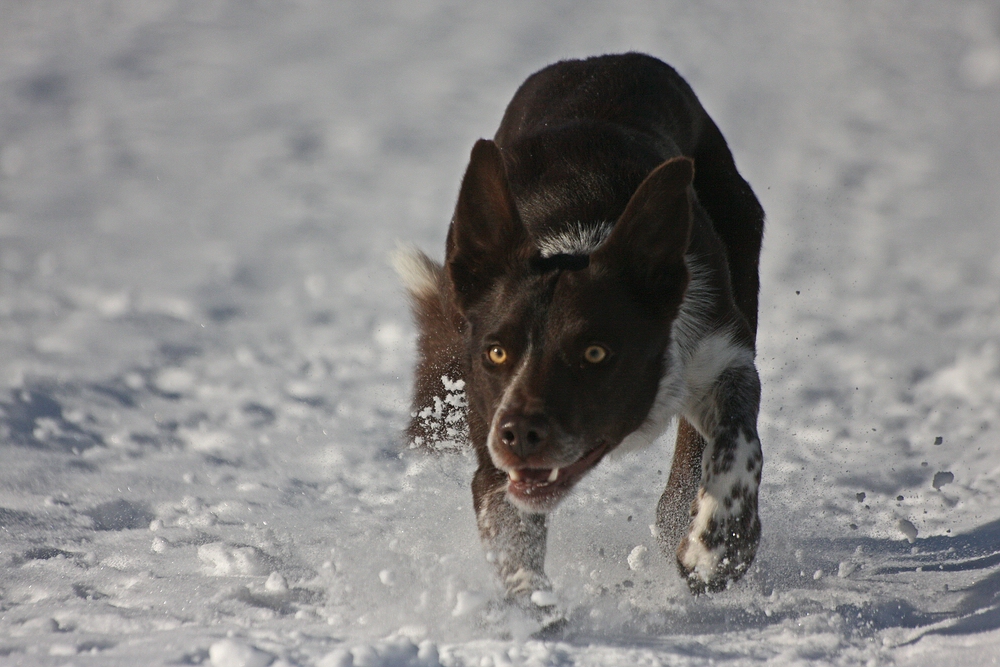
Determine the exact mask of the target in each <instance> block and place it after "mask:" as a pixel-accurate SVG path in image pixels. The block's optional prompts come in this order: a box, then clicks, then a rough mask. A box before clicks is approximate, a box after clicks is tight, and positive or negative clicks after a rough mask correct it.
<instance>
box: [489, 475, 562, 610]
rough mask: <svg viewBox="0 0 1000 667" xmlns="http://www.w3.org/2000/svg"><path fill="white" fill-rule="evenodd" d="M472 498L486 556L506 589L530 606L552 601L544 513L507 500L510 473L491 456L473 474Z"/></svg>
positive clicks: (515, 601) (510, 595)
mask: <svg viewBox="0 0 1000 667" xmlns="http://www.w3.org/2000/svg"><path fill="white" fill-rule="evenodd" d="M472 502H473V506H474V507H475V510H476V522H477V523H478V525H479V535H480V537H481V538H482V541H483V547H484V548H485V549H486V559H487V560H489V561H490V562H492V563H493V564H494V566H495V567H496V569H497V574H498V575H499V576H500V581H501V583H502V584H503V587H504V593H505V595H506V597H507V599H509V600H510V601H512V602H514V603H516V604H518V605H520V606H522V607H524V608H525V609H528V610H535V609H539V608H545V607H549V606H551V605H552V602H551V601H550V600H549V599H548V598H549V596H547V595H541V596H539V595H536V593H545V592H547V591H549V590H551V588H552V584H551V583H550V582H549V579H548V577H546V576H545V572H544V569H543V568H544V565H545V540H546V534H547V529H546V526H545V515H544V514H528V513H526V512H522V511H521V510H519V509H517V508H516V507H514V506H513V505H512V504H510V502H509V501H508V500H507V475H506V474H504V473H503V472H501V471H499V470H497V469H496V468H495V467H494V466H493V464H492V463H491V462H490V461H489V460H485V461H482V462H481V463H480V466H479V469H478V470H477V471H476V474H475V476H474V477H473V478H472Z"/></svg>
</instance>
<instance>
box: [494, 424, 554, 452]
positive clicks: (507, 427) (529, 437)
mask: <svg viewBox="0 0 1000 667" xmlns="http://www.w3.org/2000/svg"><path fill="white" fill-rule="evenodd" d="M500 441H501V442H503V444H504V445H506V446H507V447H508V448H510V450H511V451H512V452H514V453H515V454H517V455H518V456H519V457H521V458H522V459H526V458H528V457H529V456H531V455H532V454H534V453H535V452H537V451H539V450H540V449H543V448H544V447H545V446H546V445H547V444H548V441H549V421H548V419H546V418H545V417H544V416H542V415H523V414H516V413H507V414H506V415H503V416H502V417H501V419H500Z"/></svg>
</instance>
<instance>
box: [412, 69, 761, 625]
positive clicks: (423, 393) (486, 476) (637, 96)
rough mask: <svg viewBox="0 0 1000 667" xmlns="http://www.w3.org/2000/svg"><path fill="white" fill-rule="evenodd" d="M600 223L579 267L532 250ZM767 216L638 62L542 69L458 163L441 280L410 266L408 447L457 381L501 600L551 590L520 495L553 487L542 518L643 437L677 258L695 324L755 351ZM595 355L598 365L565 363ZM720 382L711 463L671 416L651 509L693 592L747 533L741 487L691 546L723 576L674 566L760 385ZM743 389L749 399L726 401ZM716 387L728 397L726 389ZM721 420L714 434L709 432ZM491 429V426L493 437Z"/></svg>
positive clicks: (671, 307)
mask: <svg viewBox="0 0 1000 667" xmlns="http://www.w3.org/2000/svg"><path fill="white" fill-rule="evenodd" d="M615 221H617V223H615V226H614V229H613V230H612V231H611V232H610V234H609V235H608V237H607V239H606V240H605V241H604V242H603V243H601V244H600V246H599V247H598V248H596V249H594V250H593V252H592V253H590V254H589V255H588V256H586V257H578V256H575V255H572V253H571V254H570V255H566V256H564V255H560V254H555V255H552V254H545V253H543V252H542V251H540V250H539V247H540V246H539V243H542V242H543V241H544V240H545V239H548V238H556V237H559V235H560V234H566V233H567V231H568V230H570V229H571V228H572V226H573V225H576V224H583V225H585V226H589V228H590V227H596V226H600V225H602V224H610V223H614V222H615ZM763 221H764V212H763V210H762V209H761V207H760V204H759V203H758V202H757V199H756V197H755V196H754V194H753V192H752V190H751V189H750V186H749V185H748V184H747V183H746V181H745V180H743V178H742V177H741V176H740V175H739V173H738V172H737V170H736V166H735V164H734V162H733V159H732V155H731V153H730V151H729V149H728V147H727V145H726V142H725V139H724V138H723V137H722V134H721V133H720V132H719V129H718V128H717V127H716V125H715V124H714V122H712V120H711V119H710V118H709V116H708V115H707V114H706V113H705V111H704V109H702V107H701V105H700V104H699V103H698V100H697V98H696V97H695V95H694V93H693V92H692V91H691V89H690V87H689V86H688V85H687V83H686V82H685V81H684V80H683V79H682V78H681V77H680V76H679V75H678V74H677V73H676V72H675V71H674V70H673V69H671V68H670V67H669V66H667V65H665V64H664V63H662V62H660V61H658V60H655V59H653V58H650V57H649V56H644V55H641V54H634V53H632V54H625V55H621V56H604V57H600V58H591V59H588V60H583V61H566V62H561V63H557V64H556V65H553V66H550V67H548V68H545V69H543V70H541V71H540V72H538V73H536V74H534V75H532V76H531V77H529V78H528V80H527V81H525V83H524V84H523V85H522V86H521V88H520V89H519V90H518V92H517V94H516V95H515V96H514V99H513V100H512V101H511V103H510V105H509V106H508V108H507V111H506V113H505V114H504V118H503V121H502V122H501V125H500V128H499V130H498V131H497V133H496V136H495V138H494V140H493V141H485V140H483V141H480V142H478V143H477V144H476V146H475V147H474V148H473V151H472V155H471V157H470V163H469V168H468V170H467V172H466V174H465V177H464V179H463V182H462V187H461V191H460V193H459V198H458V203H457V205H456V209H455V216H454V218H453V220H452V224H451V227H450V229H449V233H448V240H447V244H446V261H445V265H444V267H442V266H439V265H437V264H436V263H433V262H431V261H430V260H427V259H426V258H423V257H421V258H420V259H419V261H420V262H423V273H422V274H421V275H422V276H423V278H421V280H420V281H418V282H419V283H420V284H419V285H418V287H417V288H414V287H413V285H411V294H412V298H413V306H414V313H415V316H416V320H417V326H418V330H419V343H418V350H419V360H418V364H417V370H416V378H415V384H414V399H413V414H414V419H413V421H412V422H411V424H410V427H409V431H408V434H409V436H410V438H411V439H412V440H413V441H415V442H418V443H422V444H425V445H432V441H433V439H434V438H435V437H436V435H437V434H438V431H436V430H435V427H434V425H433V424H430V425H429V423H428V420H427V419H426V418H421V417H420V415H425V416H426V415H427V414H428V413H429V411H431V409H432V407H433V406H434V405H437V404H438V403H439V399H440V397H441V396H442V395H443V394H444V393H445V392H446V391H447V387H446V386H445V381H443V380H442V377H444V378H446V380H447V382H449V383H454V382H455V381H461V382H463V383H464V385H465V391H466V395H467V397H468V412H467V415H465V417H466V423H467V426H468V439H469V441H470V442H471V443H472V445H473V447H474V448H475V451H476V454H477V457H478V461H479V469H478V470H477V472H476V474H475V477H474V480H473V484H472V490H473V499H474V504H475V508H476V513H477V520H478V522H479V527H480V533H481V535H482V537H483V542H484V545H485V547H486V549H487V551H488V552H490V553H491V554H492V556H493V560H494V562H496V564H497V569H498V573H499V574H500V577H501V580H502V581H503V583H504V586H505V589H506V591H507V594H508V595H509V596H510V597H511V598H513V599H520V600H522V601H523V600H525V599H526V596H529V597H530V594H531V592H532V591H535V590H541V589H545V588H547V587H548V583H547V580H546V579H545V575H544V573H543V571H542V565H543V562H544V554H545V515H544V511H545V510H546V509H547V508H548V507H549V506H550V505H547V504H546V503H545V501H544V500H537V501H535V500H533V496H531V492H532V489H534V492H535V493H538V494H542V495H544V493H545V492H546V489H549V490H550V491H552V493H553V494H554V495H553V498H554V499H553V501H552V504H554V502H556V501H558V499H559V498H560V497H561V495H562V494H563V493H564V492H565V491H567V490H568V488H569V487H570V486H572V484H575V483H576V481H577V479H578V478H579V477H580V476H582V475H583V474H585V472H586V470H585V468H586V469H589V467H592V466H593V465H595V464H596V462H597V461H599V460H600V458H602V457H603V456H604V455H605V454H606V453H607V452H608V451H610V450H611V449H613V448H614V447H616V446H618V444H619V443H620V442H621V441H622V439H623V438H625V437H626V436H628V434H630V433H631V432H633V431H635V430H636V429H638V428H641V427H643V426H644V424H645V423H646V421H647V419H648V415H649V413H650V410H651V408H652V406H653V401H654V399H656V397H657V396H658V393H657V392H658V391H659V382H660V379H661V377H663V376H664V374H665V373H667V372H668V371H669V370H670V369H668V368H666V367H665V365H666V364H667V361H666V360H665V356H664V355H665V354H666V350H667V348H668V346H669V345H670V342H671V336H672V335H673V334H672V331H673V323H674V321H675V319H676V318H677V317H678V313H679V309H680V308H681V305H682V303H684V300H685V298H686V290H687V287H688V281H689V279H690V274H689V267H688V265H687V261H688V259H687V258H691V257H694V258H697V259H698V261H699V263H700V264H702V265H703V270H704V271H706V272H707V273H706V276H707V277H705V278H704V280H706V281H707V283H706V284H707V286H708V288H709V289H710V290H711V292H712V294H713V295H714V296H713V299H712V300H711V301H710V302H707V303H706V304H705V306H704V310H705V312H704V313H703V314H701V315H700V317H702V319H703V322H702V320H699V322H701V323H702V324H704V326H705V327H706V330H708V331H726V332H729V333H728V335H730V336H731V338H732V340H733V344H734V345H740V346H743V347H744V348H746V349H748V350H749V351H750V353H751V354H752V350H753V348H754V345H755V339H756V331H757V297H758V288H759V283H758V276H757V264H758V258H759V254H760V244H761V235H762V233H763ZM588 341H591V342H589V343H588ZM597 343H599V346H600V347H601V348H602V349H607V350H609V351H610V354H612V355H613V358H609V361H608V362H606V363H605V362H599V363H596V364H593V365H588V364H587V363H584V362H578V361H576V359H578V358H580V357H579V355H580V354H581V350H583V349H589V348H587V347H586V346H587V345H593V344H597ZM491 346H492V347H491ZM494 347H496V348H498V349H501V351H502V352H503V360H502V361H501V362H499V363H493V362H491V361H490V359H493V357H489V359H487V358H486V357H487V356H489V354H490V350H492V349H493V348H494ZM498 358H500V357H498ZM733 372H734V373H735V375H734V378H735V379H734V380H733V382H730V383H729V384H727V383H726V382H723V381H722V380H720V383H721V384H719V385H718V389H717V390H715V391H713V392H712V393H711V394H709V395H707V398H706V399H705V400H708V401H712V404H711V405H710V406H708V407H707V408H705V411H704V414H702V413H701V412H699V413H698V414H699V415H700V416H699V417H698V418H699V419H701V418H702V417H704V420H702V421H703V425H702V428H703V429H705V428H708V426H705V424H709V425H711V427H712V428H713V429H715V430H713V431H712V433H713V442H714V443H715V445H714V447H715V449H714V450H713V451H712V452H711V453H710V456H709V457H708V459H706V458H705V448H706V439H705V437H704V436H703V435H702V434H701V433H699V431H698V429H697V428H695V426H694V425H693V424H692V422H691V417H689V416H688V415H682V419H681V421H680V426H679V429H678V436H677V444H676V449H675V453H674V463H673V468H672V470H671V473H670V476H669V479H668V483H667V487H666V489H665V490H664V493H663V496H662V498H661V499H660V502H659V505H658V507H657V524H658V526H659V527H660V541H661V544H662V545H663V547H664V550H665V551H667V552H671V551H672V550H674V549H678V545H680V547H679V550H678V562H679V564H681V570H682V573H684V574H685V576H688V577H689V583H691V585H692V589H693V590H695V591H698V590H703V589H704V588H706V587H707V588H719V587H721V586H723V585H725V582H726V580H728V579H731V578H736V577H739V576H740V575H741V574H742V573H743V572H744V571H745V568H746V567H747V565H748V564H749V562H750V561H751V560H752V559H753V553H754V551H755V548H756V543H757V539H758V536H759V522H758V521H757V518H756V486H753V488H752V489H751V488H750V487H745V488H744V487H740V486H737V487H735V488H734V489H733V493H735V494H736V495H735V496H730V495H727V496H726V500H725V501H724V504H725V507H726V509H727V510H728V509H730V508H732V507H733V505H734V503H736V506H737V507H738V508H743V509H742V510H741V514H740V515H739V516H733V517H730V518H729V519H727V520H725V521H721V522H720V521H716V519H715V518H713V519H712V520H710V521H709V523H708V529H707V530H706V532H705V533H703V534H701V535H700V536H689V537H691V539H695V538H697V539H699V540H701V543H702V544H703V545H704V547H705V548H709V549H714V548H717V547H718V548H725V553H726V558H727V559H730V560H727V561H726V563H728V565H725V566H722V565H720V566H719V570H718V572H717V573H716V574H714V575H706V576H708V577H709V578H708V579H707V580H705V578H704V577H703V578H702V579H698V578H697V577H694V575H693V574H692V573H691V570H690V567H688V566H685V565H684V564H683V561H684V558H683V557H682V556H683V553H682V552H683V551H684V550H685V549H686V548H687V545H688V542H687V540H688V539H689V537H685V532H686V531H687V530H689V524H690V522H691V516H693V515H694V514H695V513H696V511H697V506H698V494H699V489H700V488H701V489H703V488H705V485H706V484H707V483H708V482H709V481H710V480H711V478H712V476H713V475H715V476H718V475H725V474H726V473H727V472H728V471H729V470H730V469H732V466H733V465H734V460H735V459H734V457H735V456H736V455H737V453H736V450H735V449H734V448H735V447H737V445H738V444H739V443H741V442H745V441H746V440H747V438H749V440H750V442H756V410H757V402H758V401H759V384H755V383H757V380H756V372H755V371H752V367H751V369H750V370H749V371H744V369H743V368H742V367H740V368H737V369H736V370H734V371H733ZM744 385H746V387H748V389H747V390H746V391H747V392H749V393H746V392H744V393H745V395H742V394H739V392H740V391H743V389H742V387H743V386H744ZM730 386H733V387H736V388H737V390H734V391H732V392H729V393H726V392H727V391H728V389H727V387H730ZM755 387H756V392H757V393H756V394H755V393H754V391H755V389H754V388H755ZM738 394H739V395H738ZM498 411H500V412H498ZM705 420H707V421H705ZM726 424H731V425H733V426H732V428H730V430H729V431H723V430H718V429H721V428H723V425H726ZM716 427H718V428H716ZM726 428H729V426H726ZM491 429H499V430H497V431H493V432H492V436H491ZM740 429H742V430H740ZM741 434H742V435H741ZM743 435H746V436H747V437H746V438H744V437H743ZM491 437H492V440H491ZM741 438H743V439H742V440H741ZM488 442H493V443H494V444H493V445H489V444H488ZM497 443H499V444H497ZM756 446H757V447H758V448H759V442H758V443H757V445H756ZM741 455H742V453H741ZM755 457H756V458H755ZM703 461H706V463H705V466H704V467H703V465H702V463H703ZM748 461H749V467H750V469H749V475H750V476H749V478H748V479H749V480H750V481H751V482H752V481H753V480H754V479H756V480H757V481H758V482H759V475H760V460H759V453H758V454H751V455H750V458H749V459H748ZM552 470H556V472H557V473H559V472H560V471H566V473H565V474H566V475H567V476H568V477H569V478H568V479H567V480H566V482H562V478H559V477H558V475H557V480H558V481H557V482H554V483H552V484H551V485H549V486H546V484H544V483H543V482H544V480H541V477H540V476H541V475H544V474H548V473H551V472H552ZM754 471H756V472H754ZM515 472H517V474H518V475H520V476H523V477H526V479H527V481H525V482H523V483H522V482H519V483H521V484H524V485H526V486H525V487H524V488H526V489H528V491H525V493H528V495H527V496H523V497H522V498H521V499H520V500H519V501H517V502H514V500H511V498H512V496H510V494H511V493H513V489H514V488H515V487H514V486H509V484H510V485H513V484H514V482H513V481H512V480H514V479H515V478H514V477H513V474H514V473H515ZM536 478H537V479H536ZM559 484H565V485H566V486H565V488H562V487H559V486H558V485H559ZM518 488H520V487H518ZM553 489H554V491H553ZM556 492H558V493H556ZM542 495H539V496H538V497H539V498H541V497H542ZM720 502H721V501H720ZM525 503H527V505H526V504H525ZM532 503H535V504H532ZM689 508H691V513H690V516H689V512H688V509H689ZM689 560H690V557H689ZM525 604H527V603H526V602H525ZM529 606H530V605H529Z"/></svg>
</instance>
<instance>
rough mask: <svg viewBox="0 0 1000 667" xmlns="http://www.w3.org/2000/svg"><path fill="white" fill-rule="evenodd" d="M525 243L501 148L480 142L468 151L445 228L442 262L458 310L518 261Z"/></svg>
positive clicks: (524, 233)
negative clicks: (444, 252)
mask: <svg viewBox="0 0 1000 667" xmlns="http://www.w3.org/2000/svg"><path fill="white" fill-rule="evenodd" d="M527 241H528V234H527V231H526V230H525V228H524V225H523V224H522V223H521V219H520V218H519V217H518V215H517V208H516V207H515V206H514V198H513V196H511V193H510V187H509V186H508V184H507V172H506V170H505V169H504V166H503V158H502V156H501V155H500V148H499V147H498V146H497V145H496V144H495V143H493V142H492V141H489V140H487V139H480V140H479V141H477V142H476V145H475V146H473V147H472V156H471V157H470V159H469V167H468V169H466V171H465V177H464V178H463V179H462V189H461V190H460V191H459V194H458V204H457V205H456V206H455V217H454V218H453V219H452V221H451V228H450V229H449V230H448V242H447V250H446V255H447V257H446V262H447V268H448V276H449V278H450V279H451V282H452V285H453V286H454V288H455V295H456V297H457V299H458V305H459V307H460V308H462V309H463V310H465V309H467V308H468V307H470V306H471V305H472V304H473V303H475V301H476V300H477V299H478V298H479V297H481V296H482V295H483V294H484V293H485V292H486V290H488V289H489V288H490V286H491V285H492V284H493V282H494V281H495V280H496V278H497V277H498V276H500V275H501V274H502V273H503V272H504V271H505V270H507V269H508V267H510V266H511V265H512V264H513V263H515V262H517V261H518V260H519V258H520V255H521V254H523V252H524V249H525V248H526V246H527Z"/></svg>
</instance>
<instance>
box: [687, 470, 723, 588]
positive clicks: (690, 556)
mask: <svg viewBox="0 0 1000 667" xmlns="http://www.w3.org/2000/svg"><path fill="white" fill-rule="evenodd" d="M696 502H697V503H698V513H697V514H695V516H694V519H693V520H692V522H691V533H690V534H689V535H688V541H687V548H686V549H685V550H684V553H682V554H678V557H679V559H680V561H681V564H682V565H683V566H684V567H686V568H687V569H689V570H691V573H692V574H694V575H697V576H698V578H700V579H701V580H702V581H706V582H707V581H709V580H710V579H712V577H713V575H714V574H715V571H716V569H717V568H718V566H719V561H720V559H721V558H722V553H723V550H724V547H723V546H722V545H720V546H719V547H717V548H715V549H709V548H708V547H707V546H706V545H705V543H704V542H702V541H701V535H702V534H703V533H704V532H705V531H706V530H707V529H708V522H709V521H710V520H711V519H712V517H713V516H715V513H716V511H717V510H718V508H719V507H720V503H719V501H718V499H716V498H715V497H714V496H712V495H710V494H708V493H705V489H698V499H697V501H696Z"/></svg>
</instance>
